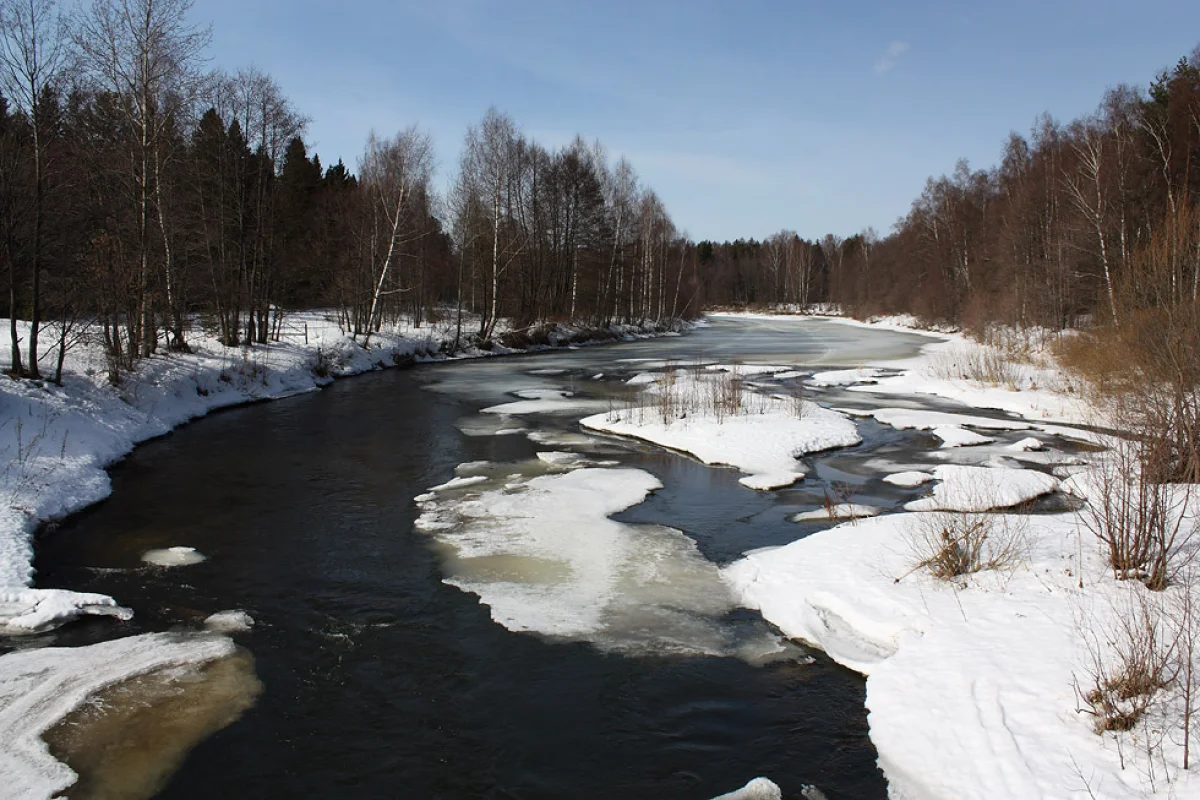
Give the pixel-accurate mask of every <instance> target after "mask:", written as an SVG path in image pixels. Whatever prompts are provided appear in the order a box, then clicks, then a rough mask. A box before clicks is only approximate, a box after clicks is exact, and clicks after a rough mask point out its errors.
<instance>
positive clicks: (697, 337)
mask: <svg viewBox="0 0 1200 800" xmlns="http://www.w3.org/2000/svg"><path fill="white" fill-rule="evenodd" d="M928 341H929V340H928V339H927V338H925V337H921V336H916V335H911V334H902V333H891V332H883V331H875V330H867V329H860V328H856V327H852V326H845V325H840V324H836V323H832V322H827V321H810V322H803V323H797V322H778V323H776V322H769V321H748V320H733V319H717V320H716V321H715V322H714V324H713V325H712V326H711V327H707V328H702V329H699V330H697V331H695V332H692V333H689V334H687V335H684V336H680V337H674V338H664V339H655V340H649V341H640V342H636V343H627V344H617V345H611V346H597V347H587V348H582V349H578V350H571V351H558V352H552V353H545V354H540V355H534V356H517V357H509V358H497V359H485V360H478V361H469V362H460V363H456V364H434V365H423V366H418V367H415V368H413V369H409V370H390V371H385V372H378V373H372V374H369V375H365V376H361V377H357V378H354V379H351V380H344V381H339V382H337V383H335V384H333V385H332V386H330V387H328V388H327V389H325V390H323V391H321V392H316V393H312V394H307V395H301V396H297V397H293V398H289V399H285V400H280V401H277V402H271V403H263V404H258V405H253V406H247V407H242V408H237V409H232V410H228V411H224V412H221V413H217V414H214V415H212V416H211V417H209V418H206V419H203V420H199V421H196V422H195V423H192V424H189V425H187V426H185V427H183V428H181V429H179V430H177V431H176V432H175V433H173V434H171V435H169V436H167V437H164V438H162V439H159V440H156V441H152V442H149V443H147V444H145V445H143V446H141V447H139V448H138V449H137V450H136V451H135V452H134V453H133V454H132V455H131V456H130V457H129V458H128V459H126V460H125V461H124V462H122V463H121V464H119V465H117V466H116V467H114V468H113V470H112V480H113V489H114V491H113V494H112V496H111V498H110V499H108V500H106V501H105V502H103V503H101V504H99V505H97V506H95V507H93V508H92V509H90V510H88V511H86V512H84V513H81V514H78V515H76V516H74V517H72V518H70V519H68V520H67V521H65V522H64V523H63V524H61V525H59V526H57V527H55V528H53V529H51V530H46V531H43V532H42V533H41V534H40V535H39V539H38V543H37V547H38V558H37V563H36V567H37V570H38V585H39V586H44V587H69V588H72V589H77V590H84V591H96V592H103V593H106V594H111V595H113V596H114V597H116V598H118V599H119V600H120V601H121V602H122V603H123V604H126V605H128V606H130V607H132V608H133V609H134V611H135V612H136V616H135V618H134V620H133V621H132V622H130V623H127V624H124V625H119V626H118V625H117V624H116V623H113V622H112V621H110V620H101V619H90V620H83V621H81V622H78V623H76V624H74V625H72V626H70V627H68V628H66V629H63V630H61V631H58V632H56V633H54V634H51V635H48V636H46V637H43V639H44V641H45V642H46V643H54V644H60V645H80V644H87V643H92V642H96V641H101V640H104V639H108V638H112V637H114V636H117V635H127V634H131V633H140V632H148V631H161V630H172V629H179V628H195V627H196V626H197V624H198V621H199V620H201V619H203V618H204V617H205V616H207V615H208V614H210V613H212V612H214V611H218V610H222V609H244V610H245V611H247V612H249V613H250V614H251V615H252V617H253V618H254V620H255V621H256V625H255V626H254V628H253V630H252V631H251V632H248V633H244V634H235V638H236V639H237V640H238V641H239V643H241V644H242V645H244V647H245V648H247V649H248V650H249V652H250V653H251V654H252V655H253V659H254V669H255V672H256V674H257V676H258V679H259V680H260V681H261V683H262V686H263V687H264V688H263V692H262V694H261V696H260V697H259V698H258V700H257V703H256V704H255V705H254V706H253V707H252V708H251V709H249V710H248V711H247V712H246V713H245V714H244V715H242V716H241V718H240V719H238V720H237V721H236V722H234V723H233V724H231V725H229V726H228V727H226V728H224V729H223V730H220V731H219V732H217V733H215V734H214V735H212V736H211V737H209V738H207V739H206V740H205V741H203V742H202V743H200V744H199V745H198V746H196V747H195V748H194V749H193V750H192V751H191V752H190V753H189V754H188V756H187V758H186V760H185V761H184V763H183V764H182V766H181V768H180V769H179V770H178V771H177V772H176V773H175V774H174V776H173V777H172V778H171V779H170V780H169V782H168V783H167V784H166V786H165V788H163V790H162V792H161V796H162V797H171V798H192V797H195V798H211V797H234V796H245V797H274V796H279V797H335V796H337V797H463V798H466V797H494V798H502V797H503V798H529V799H532V798H557V797H575V798H590V797H595V798H611V797H623V798H652V797H653V798H661V797H672V798H707V797H711V796H713V795H715V794H719V793H721V792H726V791H730V790H732V789H735V788H737V787H739V786H741V785H742V784H744V783H745V782H746V781H748V780H749V779H750V778H753V777H755V776H758V775H765V776H768V777H770V778H771V779H772V780H774V781H776V782H777V783H778V784H780V786H781V787H782V788H783V790H784V794H785V796H787V797H794V796H798V795H799V792H800V791H801V787H802V786H804V785H809V784H811V785H816V786H817V787H819V788H820V789H821V790H822V791H824V792H825V793H826V794H827V796H828V797H829V798H832V799H834V800H836V798H879V797H884V796H886V790H887V787H886V784H885V781H884V779H883V777H882V775H881V773H880V772H879V771H878V769H877V768H876V765H875V758H876V754H875V752H874V749H873V747H872V745H871V743H870V741H869V739H868V737H867V724H866V710H865V709H864V707H863V702H864V684H863V680H862V679H861V678H860V677H859V676H857V675H855V674H853V673H851V672H849V671H847V670H844V669H842V668H840V667H838V666H837V665H835V664H833V663H831V662H830V661H829V660H828V659H826V658H824V657H823V656H822V655H821V654H819V653H813V654H809V653H807V652H806V651H803V650H802V649H800V648H798V647H796V646H789V647H787V648H786V650H784V651H783V652H782V653H781V654H777V655H776V656H775V657H772V658H755V657H753V654H751V655H750V656H746V655H745V651H746V650H747V649H750V650H753V649H754V646H753V645H754V643H755V642H762V641H764V640H770V639H772V638H773V634H772V633H771V631H770V630H769V628H768V626H766V624H765V623H764V622H763V621H762V620H761V618H759V617H758V615H757V613H754V612H749V611H746V610H742V609H722V608H716V609H715V610H713V609H707V610H699V611H698V610H695V609H690V608H681V609H676V611H677V612H678V613H674V612H673V615H672V617H671V619H672V620H674V621H673V622H671V623H670V624H671V625H678V624H681V623H680V622H679V620H683V621H684V622H685V623H686V624H687V625H690V626H691V625H693V623H694V626H693V627H696V629H697V630H699V629H703V632H702V633H696V634H694V636H693V633H692V632H691V628H689V632H687V633H684V634H679V635H676V634H677V633H678V632H677V631H675V630H671V631H666V632H664V631H662V630H657V629H653V630H647V628H646V626H645V625H642V624H641V623H639V625H638V626H637V630H636V631H634V630H633V627H631V626H630V625H629V624H626V625H625V626H624V628H623V629H621V630H616V629H615V628H614V626H610V627H609V629H605V630H604V631H603V632H602V634H596V635H587V634H582V635H574V636H555V637H547V636H542V635H539V634H536V633H529V632H513V631H510V630H508V629H507V628H505V627H503V626H502V625H500V624H497V623H496V622H494V621H493V620H492V617H491V615H490V613H489V608H488V607H487V606H486V605H484V604H482V603H481V602H480V598H479V597H478V596H477V595H476V594H473V593H471V592H468V591H463V590H461V589H459V588H456V587H455V586H453V585H449V584H448V583H446V582H445V580H446V579H447V578H450V579H456V578H458V579H459V580H458V582H459V583H460V584H461V583H464V582H465V583H469V581H465V579H462V578H461V576H456V575H455V571H456V569H457V568H458V566H461V565H458V566H456V562H455V561H454V559H453V558H452V557H451V556H450V555H448V554H447V550H446V548H445V547H444V546H443V545H441V544H439V543H438V541H437V537H436V536H433V535H431V534H430V533H428V532H426V531H423V530H418V529H417V528H416V527H415V522H416V521H417V519H418V517H419V515H420V513H421V508H420V507H419V506H418V504H417V503H416V502H414V498H416V497H418V496H421V495H423V494H424V493H426V492H427V491H428V490H429V488H430V487H433V486H435V485H438V484H443V483H445V482H446V481H448V480H450V479H451V478H453V477H454V476H455V474H456V472H455V470H456V468H457V467H459V466H460V465H462V464H468V465H470V464H473V463H474V464H475V465H476V467H475V468H476V470H477V471H482V472H487V469H488V467H489V465H492V466H491V469H492V472H496V468H495V467H494V465H495V464H497V463H502V464H505V465H514V466H512V467H511V469H508V467H506V468H505V469H506V470H507V471H510V472H513V473H514V475H515V474H519V473H522V471H524V472H525V473H528V472H529V471H530V470H531V469H533V467H530V466H528V465H529V464H535V463H536V461H537V458H536V453H537V452H538V451H546V450H555V451H574V452H576V453H579V454H582V455H584V456H586V457H588V458H591V459H598V458H603V459H605V463H606V464H608V465H609V466H612V465H613V464H614V462H615V465H619V466H621V467H634V468H637V469H640V470H644V471H646V472H648V473H650V474H651V475H653V476H655V477H656V478H657V479H658V480H659V481H660V482H661V483H662V485H663V488H662V489H661V490H660V491H657V492H655V493H654V494H652V495H651V496H650V498H649V499H648V500H647V501H646V502H644V503H641V504H638V505H634V506H633V507H632V508H630V509H628V510H627V511H624V512H622V513H620V514H618V515H617V516H616V519H617V520H619V521H621V522H623V523H626V524H627V525H626V527H627V529H628V530H629V531H632V532H634V535H636V534H637V532H639V531H641V532H644V533H646V535H647V536H650V535H663V536H666V535H668V533H669V535H671V536H678V535H681V534H678V533H677V532H678V531H682V535H683V536H685V537H686V538H687V539H690V540H691V542H694V543H695V547H694V549H695V550H696V551H697V552H698V553H699V554H700V558H701V560H702V561H703V562H705V563H708V562H711V563H713V564H724V563H728V562H729V561H731V560H733V559H735V558H737V557H738V556H739V555H740V554H741V553H743V552H745V551H747V550H750V549H753V548H756V547H762V546H767V545H774V544H783V543H786V542H788V541H790V540H792V539H795V538H796V537H798V536H801V535H804V534H805V533H808V532H811V531H812V530H816V529H818V528H820V527H825V525H820V524H817V525H813V524H808V525H807V526H805V525H797V524H796V523H792V522H788V521H787V516H788V514H790V513H792V512H794V511H796V510H803V509H811V508H813V507H814V506H816V505H818V504H819V503H820V501H821V497H822V493H823V490H824V488H825V487H827V486H829V485H830V484H831V483H832V482H834V481H837V482H846V483H849V484H854V485H857V486H859V487H860V488H861V489H862V490H863V492H864V493H865V494H864V498H863V499H865V500H866V501H868V502H869V501H871V500H874V501H876V502H880V503H884V504H887V505H894V504H895V503H897V502H900V501H902V500H904V499H906V498H908V497H911V496H913V491H914V490H903V489H899V488H896V487H888V486H887V485H885V484H882V483H881V482H879V481H878V480H874V477H878V475H876V474H875V472H877V467H874V466H872V465H871V463H869V462H871V459H872V458H875V459H878V458H879V457H881V455H886V454H888V453H897V454H905V453H911V452H912V451H913V450H914V449H915V445H914V441H918V440H921V439H922V437H923V436H924V435H923V434H919V433H914V432H911V431H909V432H898V431H895V430H892V429H890V428H884V427H883V426H880V425H877V424H876V423H874V422H872V421H870V420H864V421H861V422H860V431H861V432H862V434H863V436H864V440H865V441H864V443H863V444H862V445H860V446H859V447H857V448H853V449H851V450H847V451H844V452H833V453H829V454H823V455H820V456H814V457H813V458H810V459H809V460H808V461H809V463H810V464H812V465H813V467H814V470H815V471H814V473H813V474H812V475H811V476H810V478H809V479H807V480H806V481H804V482H803V483H801V484H798V485H796V486H795V487H793V488H790V489H786V490H782V491H776V492H755V491H752V490H750V489H747V488H745V487H743V486H740V485H739V484H738V483H737V477H738V475H737V474H736V473H734V472H732V471H730V470H727V469H722V468H710V467H706V466H703V465H701V464H699V463H698V462H696V461H694V460H692V459H690V458H687V457H685V456H682V455H678V454H674V453H670V452H666V451H663V450H659V449H657V448H652V447H649V446H645V445H637V444H633V443H622V442H615V441H606V440H603V439H596V438H595V437H581V436H579V435H578V433H579V432H578V425H577V420H578V419H579V418H580V417H581V416H583V415H584V414H585V413H592V412H587V411H578V413H576V412H575V411H573V410H570V409H567V410H563V411H559V412H556V413H536V414H527V415H522V416H520V417H519V418H518V419H517V420H516V422H514V421H513V419H510V418H506V417H503V416H500V415H495V414H481V413H479V412H480V410H481V409H483V408H485V407H488V406H491V405H494V404H497V403H503V402H506V401H511V400H513V399H514V395H513V392H516V391H522V392H524V393H525V394H526V395H527V396H528V395H529V391H530V390H531V389H532V390H538V391H544V392H553V391H555V390H567V391H570V392H572V393H573V395H572V397H573V399H574V400H576V401H584V405H587V404H588V403H591V405H592V407H593V408H601V407H603V406H604V404H606V403H607V404H610V405H611V404H612V403H613V402H615V400H614V398H620V397H623V396H625V395H626V394H627V393H628V389H627V388H625V384H624V381H625V380H627V379H628V378H630V377H631V376H633V375H634V374H636V373H637V372H638V371H639V370H640V369H641V368H642V367H643V366H644V365H645V364H646V363H648V362H647V361H644V360H647V359H657V360H668V359H677V360H688V359H709V360H713V361H717V362H730V361H733V360H744V361H747V362H759V363H776V364H796V365H798V366H799V367H800V368H801V369H806V368H814V367H818V366H819V367H821V368H833V367H836V366H844V367H853V366H856V365H858V364H860V363H862V362H863V361H865V360H876V361H877V360H879V359H883V358H902V357H906V356H911V355H913V354H915V353H916V352H917V351H918V349H919V347H920V345H921V344H923V343H926V342H928ZM637 359H643V361H638V360H637ZM834 400H836V401H837V402H836V404H837V405H853V404H855V403H862V402H863V398H861V397H857V396H854V395H852V394H851V393H847V392H838V391H837V390H830V392H829V393H828V394H827V396H825V397H822V398H821V402H823V403H826V404H833V401H834ZM912 402H921V403H926V405H927V407H928V405H929V404H932V403H933V401H912ZM889 404H890V405H896V404H897V402H896V401H894V400H889ZM517 424H519V425H520V426H521V427H523V428H526V429H528V430H529V431H533V432H534V433H535V434H536V435H537V438H539V442H537V443H535V442H534V441H532V440H531V438H530V436H529V435H528V434H527V433H526V434H505V435H495V434H496V433H497V429H498V428H499V427H500V426H504V425H506V426H508V427H509V428H510V429H511V428H512V427H513V426H514V425H517ZM925 438H927V437H925ZM547 442H549V444H547ZM901 460H903V459H901ZM482 462H488V464H486V465H485V464H483V463H482ZM468 469H470V468H468ZM873 470H874V471H875V472H873ZM458 474H460V475H461V474H463V471H462V470H459V473H458ZM528 477H529V476H528V474H526V475H525V476H524V478H525V479H527V478H528ZM663 526H668V528H663ZM663 531H668V533H663ZM177 545H187V546H191V547H195V548H196V549H197V550H198V551H200V552H201V553H203V554H204V555H205V556H207V560H205V561H203V562H202V563H199V564H195V565H191V566H186V567H179V568H174V569H162V568H156V567H149V566H147V565H145V564H144V563H143V562H142V561H141V556H142V554H143V553H145V552H146V551H147V550H150V549H154V548H164V547H171V546H177ZM689 546H690V545H689ZM690 557H691V556H689V558H690ZM693 560H694V559H693ZM697 563H699V562H697ZM702 566H703V564H702ZM831 568H832V567H831ZM476 577H477V576H476ZM689 590H691V591H695V590H696V586H694V585H693V586H691V587H690V589H689ZM660 605H661V603H660ZM660 618H661V615H658V616H656V617H655V619H660ZM655 624H659V623H657V622H655V623H653V624H652V625H651V628H653V625H655ZM664 624H665V623H664ZM631 631H632V633H631ZM689 636H692V637H693V638H691V639H689V638H688V637H689ZM705 636H709V637H710V638H711V637H716V639H719V641H721V642H724V643H725V645H721V646H720V647H717V648H716V649H715V650H714V649H713V648H712V647H709V646H708V645H707V644H705V643H704V642H707V641H708V640H707V639H704V637H705ZM680 637H682V638H680ZM695 637H699V638H695ZM680 641H683V642H684V643H683V645H679V646H665V645H663V643H664V642H675V644H676V645H678V644H679V642H680ZM697 642H698V643H697ZM693 645H694V646H693ZM726 645H727V646H728V648H727V650H722V649H721V648H722V647H725V646H726ZM739 654H740V655H741V656H742V657H739Z"/></svg>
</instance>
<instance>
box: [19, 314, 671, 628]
mask: <svg viewBox="0 0 1200 800" xmlns="http://www.w3.org/2000/svg"><path fill="white" fill-rule="evenodd" d="M4 324H5V326H6V327H7V321H5V323H4ZM603 333H604V334H605V336H606V337H608V338H617V337H619V338H634V337H639V336H643V337H644V336H649V335H653V333H654V331H653V328H651V327H649V326H647V327H646V328H644V329H643V328H637V327H633V326H614V327H613V328H612V329H611V330H607V331H604V332H603ZM588 334H589V332H588V331H586V330H581V329H574V328H567V327H560V328H558V329H557V330H556V331H554V332H553V333H552V334H551V336H550V337H549V340H548V341H549V343H548V345H546V346H543V347H547V346H555V345H556V344H560V343H562V344H565V343H566V342H569V341H575V340H577V339H586V338H587V336H588ZM454 339H455V335H454V329H453V327H452V326H446V325H440V326H424V327H420V328H417V327H411V326H399V327H396V328H393V329H390V330H387V331H384V332H381V333H379V334H377V335H375V336H374V337H372V340H371V343H370V347H369V348H363V347H362V346H361V345H360V344H358V343H356V342H354V341H353V340H352V339H351V338H350V337H348V336H346V335H344V334H343V333H342V332H341V330H339V328H338V327H337V325H336V323H335V322H334V321H332V320H331V319H330V318H329V317H328V316H327V315H325V314H321V313H307V314H297V315H293V316H292V317H289V318H288V320H287V323H286V325H285V327H284V330H283V335H282V336H281V337H280V341H279V342H273V343H271V344H269V345H265V346H264V345H260V346H256V347H253V348H237V347H232V348H231V347H224V346H222V345H221V344H220V343H219V342H218V341H216V340H215V339H214V338H212V337H211V336H208V335H206V334H204V333H203V332H201V331H195V332H193V334H192V336H191V338H190V340H189V341H190V344H191V346H192V349H193V352H191V353H187V354H175V353H172V354H163V355H158V356H154V357H152V358H148V359H143V360H142V361H141V362H139V364H138V369H137V370H136V371H135V372H133V373H132V374H127V375H125V376H123V377H122V379H121V381H120V383H119V384H118V385H115V386H114V385H112V384H111V383H110V382H109V381H108V379H107V369H106V364H105V358H104V353H103V350H102V348H101V346H100V345H99V343H84V344H80V345H79V346H77V347H76V348H75V349H72V350H70V351H69V352H68V354H67V360H66V369H65V370H64V375H63V385H62V386H55V385H54V384H52V383H49V382H33V381H13V380H0V632H9V633H18V632H31V631H38V630H44V629H46V628H49V627H53V626H55V625H57V624H60V623H61V622H63V621H65V620H67V619H70V618H72V617H74V616H78V615H80V614H109V615H113V616H116V617H119V618H127V617H128V616H129V611H128V610H126V609H124V608H121V607H120V606H119V604H118V602H117V601H116V600H114V599H112V598H108V597H104V596H100V595H92V594H78V593H74V592H67V591H60V590H44V589H33V588H30V586H31V584H32V580H33V567H32V563H33V545H32V535H33V531H34V529H35V528H36V527H37V526H38V525H39V524H41V523H43V522H47V521H51V520H55V519H60V518H62V517H65V516H66V515H68V514H71V513H74V512H76V511H79V510H80V509H82V508H84V507H86V506H88V505H91V504H92V503H95V502H98V501H100V500H102V499H104V498H105V497H107V496H108V494H109V492H110V491H111V487H110V485H109V479H108V474H107V472H106V468H107V467H108V466H109V465H111V464H113V463H114V462H116V461H118V460H120V459H121V458H123V457H124V456H125V455H127V454H128V453H129V452H130V451H131V450H132V449H133V448H134V447H135V446H136V445H137V444H138V443H140V442H143V441H146V440H147V439H151V438H154V437H156V436H161V435H163V434H165V433H169V432H170V431H171V430H173V429H174V428H176V427H177V426H179V425H181V424H183V423H185V422H187V421H189V420H191V419H194V418H196V417H199V416H203V415H205V414H207V413H209V412H211V411H214V410H216V409H220V408H226V407H229V406H234V405H239V404H243V403H249V402H256V401H261V400H269V399H276V398H281V397H288V396H291V395H294V394H298V393H301V392H308V391H315V390H317V389H318V388H320V387H321V386H322V385H324V384H326V383H328V382H330V381H332V380H333V379H334V378H338V377H343V376H350V375H356V374H360V373H363V372H367V371H370V370H376V369H384V368H386V367H390V366H393V365H396V364H404V363H411V362H412V361H414V360H415V361H432V360H445V359H447V358H448V356H446V355H445V354H444V353H445V351H446V350H447V349H448V346H449V345H450V344H452V343H453V342H454ZM515 352H522V351H520V350H515V349H510V348H506V347H504V346H502V345H501V344H499V343H496V344H494V345H493V346H492V347H491V348H490V349H488V350H480V349H470V350H466V351H462V352H459V353H458V354H456V356H455V357H456V358H471V357H481V356H487V355H500V354H508V353H515ZM54 355H55V353H54V351H50V356H51V357H54ZM8 359H9V355H8V350H7V340H5V342H4V343H3V344H0V363H6V362H7V360H8ZM179 544H180V545H185V546H186V544H187V543H186V542H181V543H179Z"/></svg>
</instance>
